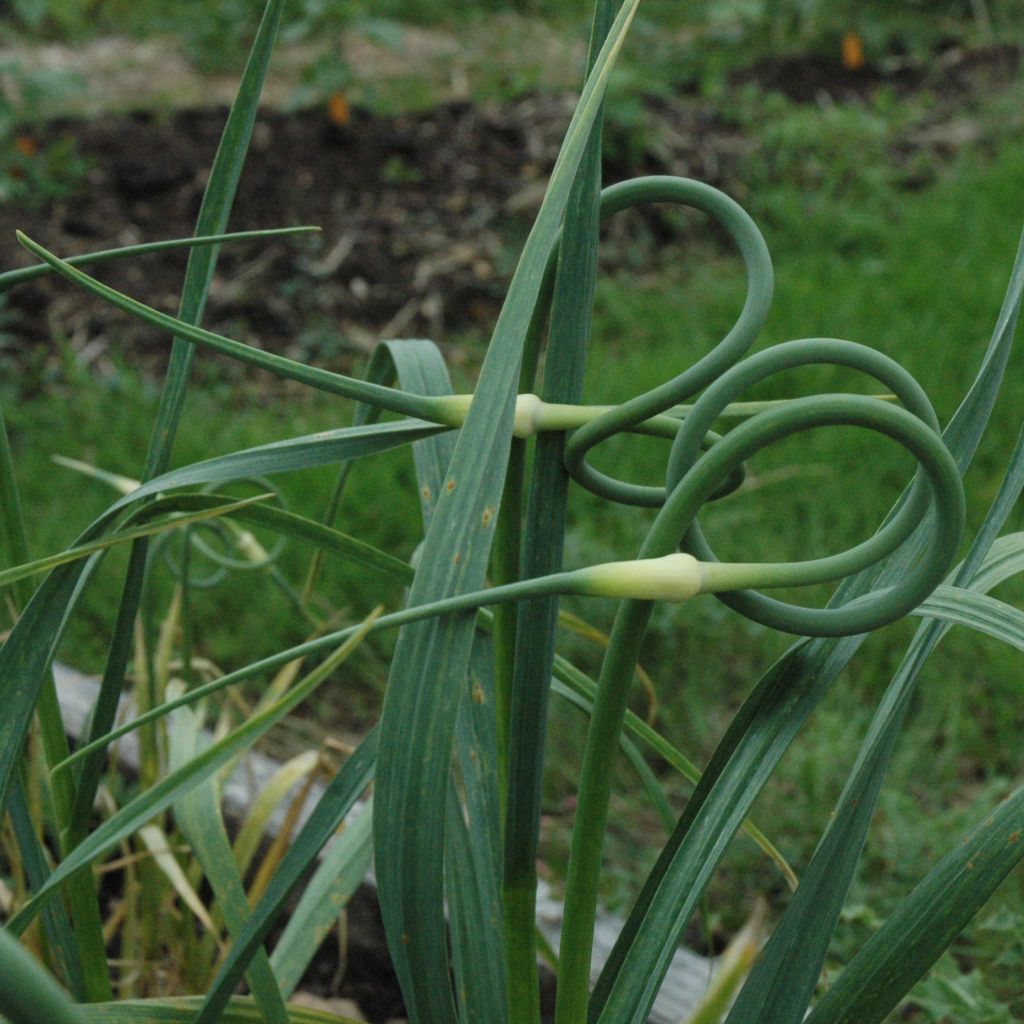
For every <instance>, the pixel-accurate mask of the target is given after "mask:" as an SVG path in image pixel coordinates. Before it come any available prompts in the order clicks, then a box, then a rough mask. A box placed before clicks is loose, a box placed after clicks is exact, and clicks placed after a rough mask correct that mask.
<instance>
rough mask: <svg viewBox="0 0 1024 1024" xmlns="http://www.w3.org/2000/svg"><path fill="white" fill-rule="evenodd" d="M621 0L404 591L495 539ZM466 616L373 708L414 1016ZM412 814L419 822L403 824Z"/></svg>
mask: <svg viewBox="0 0 1024 1024" xmlns="http://www.w3.org/2000/svg"><path fill="white" fill-rule="evenodd" d="M636 7H637V0H627V2H626V3H624V4H623V7H622V10H621V12H620V14H619V17H618V18H617V19H616V24H615V26H614V28H613V30H612V32H611V33H610V35H609V39H608V43H607V44H606V46H605V47H604V49H603V50H602V53H601V57H600V59H599V60H598V61H597V62H596V65H595V69H594V72H593V74H592V75H591V76H590V78H589V79H588V82H587V87H586V88H585V89H584V92H583V96H582V97H581V100H580V104H579V106H578V108H577V111H576V114H575V115H574V117H573V120H572V123H571V124H570V126H569V130H568V133H567V135H566V140H565V143H564V144H563V147H562V152H561V153H560V155H559V158H558V161H557V163H556V165H555V169H554V171H553V173H552V177H551V181H550V184H549V186H548V192H547V195H546V196H545V199H544V203H543V204H542V206H541V209H540V212H539V214H538V216H537V220H536V222H535V223H534V226H533V229H532V230H531V232H530V235H529V237H528V239H527V242H526V245H525V247H524V250H523V254H522V256H521V258H520V261H519V265H518V267H517V269H516V272H515V275H514V276H513V279H512V283H511V285H510V287H509V292H508V297H507V299H506V301H505V304H504V305H503V307H502V310H501V313H500V315H499V317H498V323H497V325H496V327H495V331H494V335H493V337H492V339H491V343H490V346H489V347H488V350H487V355H486V358H485V359H484V363H483V367H482V369H481V372H480V378H479V383H478V385H477V388H476V392H475V394H474V398H473V402H472V404H471V405H470V409H469V413H468V415H467V417H466V422H465V424H464V426H463V427H462V429H461V431H460V432H459V438H458V441H457V442H456V447H455V452H454V454H453V455H452V460H451V464H450V466H449V468H448V477H447V480H446V482H445V485H444V487H443V488H442V491H441V495H440V497H439V499H438V502H437V507H436V509H435V513H434V517H433V519H432V520H431V524H430V528H429V529H428V531H427V536H426V539H425V541H424V544H423V549H422V553H421V560H420V564H419V568H418V570H417V573H416V578H415V580H414V581H413V586H412V590H411V593H410V598H409V603H410V604H424V603H426V602H429V601H433V600H436V599H438V598H440V597H445V596H448V595H451V594H456V593H459V592H461V591H466V590H477V589H479V588H480V587H481V586H482V585H483V582H484V574H485V571H486V567H487V560H488V557H489V554H490V548H491V538H492V533H491V525H490V524H491V522H492V521H493V517H494V515H495V513H496V511H497V506H498V501H499V498H500V492H501V485H502V480H503V478H504V471H505V466H506V464H507V460H508V452H509V446H510V442H511V428H512V414H513V404H514V399H515V391H516V385H517V383H518V376H519V367H520V361H521V358H522V346H523V341H524V339H525V336H526V333H527V330H528V327H529V323H530V318H531V315H532V312H533V308H534V305H535V303H536V301H537V296H538V293H539V290H540V285H541V281H542V278H543V275H544V269H545V265H546V262H547V257H548V252H549V250H550V248H551V245H552V243H553V241H554V239H555V236H556V234H557V232H558V228H559V224H560V221H561V218H562V213H563V211H564V209H565V203H566V200H567V198H568V193H569V190H570V188H571V185H572V180H573V178H574V176H575V173H576V168H577V166H578V164H579V161H580V159H581V157H582V155H583V151H584V149H585V146H586V142H587V139H588V138H589V135H590V128H591V125H592V124H593V122H594V119H595V117H596V115H597V112H598V109H599V107H600V102H601V98H602V96H603V94H604V89H605V86H606V84H607V79H608V75H609V73H610V70H611V66H612V64H613V62H614V59H615V57H616V56H617V55H618V51H619V49H620V48H621V46H622V43H623V41H624V38H625V33H626V30H627V29H628V27H629V24H630V22H631V20H632V17H633V14H634V13H635V11H636ZM473 634H474V616H472V615H449V616H446V617H444V618H442V619H437V620H431V621H430V622H425V623H422V624H419V625H416V626H412V627H407V628H406V629H403V630H402V632H401V633H400V634H399V638H398V644H397V646H396V650H395V655H394V658H393V661H392V667H391V673H390V677H389V684H388V690H387V693H386V696H385V700H384V711H383V715H382V718H381V758H380V763H379V765H378V771H377V789H376V798H377V804H376V813H375V815H374V819H375V820H374V849H375V856H376V865H377V880H378V884H379V891H380V901H381V912H382V916H383V918H384V927H385V932H386V934H387V937H388V946H389V949H390V951H391V957H392V961H393V962H394V965H395V969H396V972H397V974H398V977H399V981H400V983H401V985H402V992H403V994H404V996H405V1000H406V1006H407V1009H408V1011H409V1015H410V1019H411V1020H412V1021H415V1022H416V1024H449V1022H454V1021H455V1019H456V1013H455V1006H454V1002H453V998H452V993H451V989H450V986H449V985H448V983H447V981H446V979H447V978H448V975H449V968H448V952H447V942H446V937H445V935H446V929H445V920H444V885H443V875H444V870H443V865H444V854H443V850H444V821H445V815H446V804H447V796H448V786H447V779H448V771H449V758H450V755H451V750H452V742H453V735H454V729H455V718H456V714H457V711H458V704H459V700H460V697H461V695H462V692H463V684H464V681H465V678H466V670H467V666H468V662H469V656H470V651H471V648H472V643H473ZM413 821H415V823H416V826H415V828H411V827H409V826H410V823H411V822H413Z"/></svg>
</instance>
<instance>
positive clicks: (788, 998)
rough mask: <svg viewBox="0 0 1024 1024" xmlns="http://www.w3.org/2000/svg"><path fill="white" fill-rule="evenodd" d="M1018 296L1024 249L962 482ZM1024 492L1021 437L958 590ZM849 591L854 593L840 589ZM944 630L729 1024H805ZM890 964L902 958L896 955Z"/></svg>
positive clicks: (990, 356)
mask: <svg viewBox="0 0 1024 1024" xmlns="http://www.w3.org/2000/svg"><path fill="white" fill-rule="evenodd" d="M1022 292H1024V240H1022V245H1021V247H1020V248H1018V252H1017V259H1016V262H1015V264H1014V268H1013V272H1012V274H1011V277H1010V285H1009V288H1008V290H1007V295H1006V298H1005V300H1004V303H1003V308H1002V310H1001V312H1000V315H999V318H998V321H997V323H996V329H995V331H994V333H993V336H992V341H991V342H990V344H989V347H988V350H987V351H986V354H985V357H984V359H983V361H982V367H981V369H980V371H979V373H978V375H977V377H976V378H975V381H974V383H973V384H972V386H971V388H970V390H969V391H968V394H967V396H966V397H965V399H964V400H963V402H962V403H961V405H960V407H959V408H958V410H957V412H956V414H955V415H954V417H953V419H952V421H951V422H950V424H949V426H948V427H947V428H946V431H945V432H944V434H943V436H944V438H945V439H946V441H947V444H948V445H949V448H950V451H951V452H952V454H953V455H954V457H955V458H956V459H957V462H958V464H959V467H960V471H961V473H963V472H964V471H965V470H966V468H967V465H968V464H969V463H970V460H971V457H972V456H973V453H974V451H975V450H976V448H977V445H978V442H979V440H980V437H981V434H982V432H983V430H984V428H985V425H986V424H987V422H988V418H989V416H990V414H991V411H992V408H993V406H994V404H995V399H996V395H997V393H998V390H999V385H1000V383H1001V380H1002V376H1003V372H1004V370H1005V366H1006V360H1007V358H1008V356H1009V350H1010V346H1011V344H1012V341H1013V334H1014V330H1015V327H1016V323H1017V317H1018V314H1019V310H1020V302H1021V296H1022ZM1022 487H1024V431H1022V433H1021V435H1020V437H1019V439H1018V443H1017V446H1016V448H1015V450H1014V452H1013V454H1012V455H1011V457H1010V462H1009V466H1008V469H1007V473H1006V477H1005V479H1004V481H1003V483H1002V486H1001V487H1000V491H999V494H998V495H997V496H996V500H995V502H994V503H993V505H992V507H991V508H990V509H989V512H988V514H987V516H986V519H985V522H984V523H983V524H982V528H981V530H980V531H979V533H978V535H977V536H976V537H975V539H974V542H973V543H972V545H971V548H970V551H969V553H968V556H967V558H966V559H965V560H964V562H963V563H962V564H961V565H960V567H959V569H958V571H957V573H956V576H955V577H954V580H955V582H956V583H958V584H969V583H970V581H971V580H972V579H973V577H974V576H975V574H976V572H977V570H978V568H979V567H980V566H981V564H982V563H983V560H984V559H985V556H986V555H987V554H988V552H989V549H990V548H991V546H992V544H993V542H994V541H995V539H996V537H997V536H998V534H999V531H1000V530H1001V529H1002V527H1003V524H1004V523H1005V521H1006V518H1007V517H1008V515H1009V514H1010V511H1011V509H1012V508H1013V506H1014V504H1015V503H1016V501H1017V498H1018V497H1019V495H1020V493H1021V489H1022ZM912 553H913V552H912V548H910V547H909V546H908V548H907V549H903V550H902V551H901V552H899V553H898V557H895V558H893V559H890V564H889V565H888V566H887V567H886V572H885V573H883V574H881V578H880V579H879V580H878V581H877V584H879V585H880V584H881V583H883V582H884V581H885V580H886V578H888V579H892V578H893V574H894V572H895V571H898V570H899V569H900V568H901V567H902V566H905V565H907V564H908V562H907V558H908V557H909V556H910V555H911V554H912ZM844 589H845V590H847V591H851V590H853V585H851V586H845V585H844V587H841V588H840V591H839V592H838V593H840V594H841V593H842V592H843V590H844ZM945 632H946V628H945V627H944V626H943V624H941V623H938V622H932V623H925V624H924V625H922V627H921V628H920V629H919V630H918V632H917V634H916V635H915V637H914V640H913V641H912V642H911V646H910V648H909V649H908V652H907V654H906V656H905V657H904V660H903V662H902V664H901V666H900V668H899V670H898V671H897V673H896V676H895V677H894V678H893V680H892V682H891V683H890V684H889V687H888V688H887V690H886V692H885V694H884V695H883V698H882V701H881V703H880V705H879V708H878V710H877V711H876V713H875V716H874V718H873V719H872V722H871V725H870V727H869V730H868V735H867V737H866V738H865V740H864V743H863V744H862V746H861V750H860V752H859V753H858V757H857V762H856V764H855V765H854V768H853V771H852V773H851V775H850V777H849V778H848V780H847V783H846V785H845V787H844V789H843V793H842V795H841V796H840V799H839V803H838V805H837V808H836V811H835V813H834V815H833V817H832V820H831V822H830V824H829V828H828V830H827V832H826V833H825V836H824V837H823V838H822V841H821V843H820V844H819V846H818V849H817V851H816V852H815V855H814V858H813V859H812V861H811V863H810V865H809V866H808V868H807V869H806V870H805V871H804V872H803V876H802V880H801V885H800V889H799V890H798V891H797V893H796V896H795V897H794V899H793V900H792V902H791V903H790V905H789V907H788V908H787V910H786V913H785V914H784V915H783V919H782V921H781V922H780V924H779V926H778V927H777V928H776V930H775V933H774V934H773V935H772V938H771V939H770V940H769V943H768V945H767V947H766V949H765V953H764V955H763V956H762V957H761V958H760V959H759V961H758V963H757V965H756V966H755V967H754V970H753V971H752V972H751V976H750V978H749V980H748V982H747V984H746V985H745V986H744V988H743V990H742V991H741V993H740V996H739V998H738V999H737V1001H736V1003H735V1004H734V1005H733V1009H732V1011H731V1012H730V1014H729V1017H728V1018H727V1020H728V1024H745V1022H747V1021H756V1020H761V1019H764V1018H763V1015H764V1014H767V1015H768V1017H769V1018H770V1019H772V1020H773V1022H774V1021H778V1022H779V1024H786V1022H789V1021H791V1022H793V1024H797V1022H798V1021H800V1020H802V1018H803V1016H804V1014H805V1012H806V1008H807V1005H808V1003H809V1001H810V999H811V996H812V994H813V991H814V988H815V984H816V982H817V978H818V976H819V974H820V972H821V967H822V964H823V963H824V959H825V955H826V952H827V949H828V944H829V941H830V939H831V936H832V932H833V930H834V929H835V924H836V921H837V920H838V917H839V913H840V910H841V908H842V903H843V900H844V899H845V896H846V892H847V890H848V888H849V885H850V882H851V880H852V878H853V874H854V872H855V870H856V865H857V861H858V860H859V858H860V852H861V850H862V848H863V845H864V842H865V838H866V835H867V830H868V826H869V824H870V821H871V818H872V816H873V813H874V807H875V804H876V801H877V798H878V793H879V790H880V789H881V785H882V781H883V779H884V776H885V772H886V770H887V768H888V765H889V762H890V759H891V756H892V751H893V749H894V747H895V744H896V740H897V738H898V735H899V731H900V729H901V727H902V724H903V721H904V717H905V715H906V710H907V707H908V705H909V702H910V698H911V696H912V695H913V692H914V689H915V685H916V681H917V678H918V675H919V674H920V671H921V669H922V668H923V666H924V664H925V662H926V660H927V659H928V657H929V655H930V654H931V652H932V651H933V650H934V648H935V646H936V645H937V644H938V642H939V640H940V639H941V638H942V636H943V635H944V634H945ZM892 955H893V957H894V960H895V959H898V957H899V951H898V949H896V948H893V949H892Z"/></svg>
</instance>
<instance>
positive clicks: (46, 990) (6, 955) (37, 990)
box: [0, 928, 83, 1024]
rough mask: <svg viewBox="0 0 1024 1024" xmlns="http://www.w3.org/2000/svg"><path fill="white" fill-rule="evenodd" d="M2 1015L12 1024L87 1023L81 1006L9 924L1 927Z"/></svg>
mask: <svg viewBox="0 0 1024 1024" xmlns="http://www.w3.org/2000/svg"><path fill="white" fill-rule="evenodd" d="M0 1015H2V1017H0V1019H3V1018H4V1017H6V1019H7V1020H8V1021H9V1022H10V1024H39V1022H40V1021H46V1024H83V1017H82V1015H81V1014H80V1013H79V1011H78V1007H76V1006H75V1005H74V1003H72V1002H71V1000H70V999H68V997H67V995H66V994H65V993H64V991H63V990H62V989H61V988H60V986H59V985H58V984H57V983H56V982H55V981H54V980H53V978H51V977H50V975H49V974H47V973H46V971H44V970H43V968H42V967H41V966H40V965H39V963H38V961H37V960H36V959H35V958H34V957H33V956H32V955H31V954H30V953H29V952H28V950H26V949H25V948H24V947H23V946H22V945H21V944H20V943H19V942H18V940H17V939H15V938H14V936H13V935H12V934H11V933H10V932H9V931H7V929H5V928H0Z"/></svg>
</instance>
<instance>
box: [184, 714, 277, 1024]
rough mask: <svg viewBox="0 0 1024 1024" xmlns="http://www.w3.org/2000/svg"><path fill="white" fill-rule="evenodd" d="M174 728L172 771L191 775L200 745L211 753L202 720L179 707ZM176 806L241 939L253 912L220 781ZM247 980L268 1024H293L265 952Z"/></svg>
mask: <svg viewBox="0 0 1024 1024" xmlns="http://www.w3.org/2000/svg"><path fill="white" fill-rule="evenodd" d="M169 725H170V730H169V731H170V742H169V749H168V766H169V768H170V771H171V772H172V773H174V772H176V771H179V770H180V771H187V769H188V766H189V764H190V763H191V762H192V761H193V760H194V759H195V758H196V757H198V755H199V753H200V745H201V744H203V746H204V747H205V748H206V749H208V748H209V746H210V743H209V741H208V740H207V741H205V742H204V740H203V731H202V727H203V721H202V716H201V715H200V714H199V713H198V712H196V711H195V710H194V709H192V708H180V709H179V710H178V711H175V712H174V714H173V715H172V716H171V718H170V721H169ZM171 806H172V808H173V810H174V820H175V823H176V824H177V826H178V828H179V829H180V830H181V833H182V835H183V836H184V837H185V841H186V842H187V843H188V845H189V846H190V847H191V848H192V853H193V854H194V855H195V857H196V860H198V861H199V864H200V865H201V867H202V869H203V874H204V875H205V876H206V879H207V881H208V882H209V883H210V888H211V889H212V890H213V895H214V897H215V898H216V900H217V905H218V907H219V908H220V911H221V913H223V915H224V921H225V923H226V924H227V926H228V931H229V932H230V933H231V935H237V934H239V933H240V932H241V930H242V928H243V927H244V925H245V921H246V918H247V917H248V916H249V911H250V909H251V908H250V907H249V900H248V898H247V897H246V895H245V886H244V885H243V884H242V879H241V877H240V876H239V874H238V870H237V869H236V867H235V858H234V854H233V853H232V850H231V842H230V841H229V840H228V835H227V832H226V831H225V830H224V820H223V818H222V817H221V812H220V797H219V793H218V787H217V783H216V780H215V779H214V778H213V777H212V776H210V777H207V778H206V780H205V781H204V782H202V783H200V784H199V785H198V786H194V787H193V788H192V789H190V790H188V791H187V792H185V793H182V794H181V795H180V796H179V797H178V798H177V799H175V800H174V802H173V803H172V805H171ZM246 980H247V981H248V982H249V987H250V988H251V989H252V993H253V997H254V998H255V1000H256V1003H257V1005H258V1006H259V1008H260V1011H261V1013H262V1015H263V1017H264V1019H265V1021H266V1024H288V1011H287V1010H286V1009H285V1005H284V998H283V995H282V992H281V990H280V989H279V988H278V986H277V982H276V980H275V978H274V973H273V971H271V969H270V961H269V959H268V957H267V954H266V953H265V952H264V951H263V950H259V951H258V952H257V953H256V955H255V956H254V957H253V959H252V963H251V964H250V965H249V971H248V973H247V975H246Z"/></svg>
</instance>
